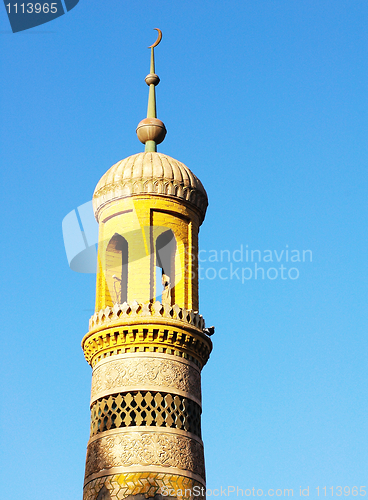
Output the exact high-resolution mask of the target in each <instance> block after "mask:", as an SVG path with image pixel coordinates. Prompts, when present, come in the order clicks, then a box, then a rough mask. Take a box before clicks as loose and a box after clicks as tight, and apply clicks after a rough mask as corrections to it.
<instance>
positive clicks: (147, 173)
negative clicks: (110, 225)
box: [93, 152, 208, 220]
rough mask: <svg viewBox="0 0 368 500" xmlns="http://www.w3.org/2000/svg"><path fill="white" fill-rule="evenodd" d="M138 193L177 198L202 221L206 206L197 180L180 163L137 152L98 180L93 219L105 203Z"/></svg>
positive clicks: (168, 157)
mask: <svg viewBox="0 0 368 500" xmlns="http://www.w3.org/2000/svg"><path fill="white" fill-rule="evenodd" d="M140 194H151V195H157V196H167V197H174V198H180V199H182V200H184V201H186V202H188V203H190V204H191V205H194V206H195V207H196V208H197V209H198V210H199V211H200V213H201V216H202V220H203V219H204V216H205V213H206V209H207V205H208V199H207V193H206V191H205V189H204V187H203V185H202V183H201V181H200V180H199V179H198V177H196V176H195V175H194V174H193V173H192V172H191V171H190V170H189V168H188V167H186V166H185V165H184V163H181V162H180V161H177V160H174V158H171V157H170V156H167V155H164V154H162V153H156V152H146V153H138V154H136V155H132V156H129V157H128V158H125V160H121V161H119V162H118V163H115V165H113V166H112V167H111V168H110V169H109V170H108V171H107V172H106V174H104V175H103V176H102V177H101V179H100V181H99V182H98V184H97V186H96V189H95V192H94V194H93V208H94V211H95V216H96V219H97V220H98V214H99V212H100V210H101V208H102V207H103V206H104V205H106V204H107V203H110V202H111V201H113V200H119V199H121V198H126V197H129V196H134V195H140Z"/></svg>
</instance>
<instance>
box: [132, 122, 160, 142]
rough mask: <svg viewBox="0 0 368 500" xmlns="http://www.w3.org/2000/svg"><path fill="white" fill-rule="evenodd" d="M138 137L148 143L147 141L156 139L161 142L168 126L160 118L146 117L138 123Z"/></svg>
mask: <svg viewBox="0 0 368 500" xmlns="http://www.w3.org/2000/svg"><path fill="white" fill-rule="evenodd" d="M136 132H137V136H138V139H139V140H140V141H141V142H142V143H143V144H146V142H147V141H155V143H156V144H160V143H161V142H162V141H163V140H164V139H165V135H166V127H165V125H164V124H163V122H162V121H161V120H159V119H158V118H145V119H144V120H142V121H141V122H139V123H138V127H137V130H136Z"/></svg>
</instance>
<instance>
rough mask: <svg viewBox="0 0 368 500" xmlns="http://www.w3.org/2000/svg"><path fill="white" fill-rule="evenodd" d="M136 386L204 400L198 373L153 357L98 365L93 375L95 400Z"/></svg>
mask: <svg viewBox="0 0 368 500" xmlns="http://www.w3.org/2000/svg"><path fill="white" fill-rule="evenodd" d="M133 385H134V386H135V385H142V388H144V389H148V388H149V386H150V385H155V386H159V387H162V388H163V389H165V390H166V389H167V392H171V391H172V390H173V389H177V390H179V391H183V392H187V393H191V394H193V396H194V397H195V398H196V399H197V400H199V401H200V400H201V380H200V374H199V372H198V370H196V369H195V368H194V367H193V366H191V365H189V364H187V363H181V362H179V361H174V360H173V361H172V360H169V359H163V358H153V357H152V358H151V357H142V358H140V357H134V358H131V359H129V358H122V359H116V360H114V359H113V358H112V359H111V361H109V362H108V363H102V364H100V365H98V366H97V367H96V368H95V369H94V371H93V376H92V390H91V399H92V401H93V400H94V399H96V398H97V397H101V396H102V395H106V394H113V393H114V392H120V391H121V388H122V387H123V386H126V387H128V386H133Z"/></svg>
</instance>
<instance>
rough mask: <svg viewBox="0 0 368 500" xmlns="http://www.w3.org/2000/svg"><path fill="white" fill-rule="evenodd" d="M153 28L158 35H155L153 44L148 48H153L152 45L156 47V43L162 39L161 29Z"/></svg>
mask: <svg viewBox="0 0 368 500" xmlns="http://www.w3.org/2000/svg"><path fill="white" fill-rule="evenodd" d="M153 29H154V30H156V31H157V32H158V37H157V40H156V41H155V43H154V44H153V45H150V46H149V47H148V48H149V49H153V48H154V47H157V45H158V44H159V43H160V42H161V40H162V31H161V30H159V29H158V28H153Z"/></svg>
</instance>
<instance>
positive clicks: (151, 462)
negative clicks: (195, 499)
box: [85, 432, 205, 479]
mask: <svg viewBox="0 0 368 500" xmlns="http://www.w3.org/2000/svg"><path fill="white" fill-rule="evenodd" d="M121 466H123V467H129V466H160V467H175V468H176V469H181V470H183V471H189V472H192V473H194V474H197V475H198V476H200V477H202V478H204V477H205V472H204V456H203V446H202V444H201V443H199V442H198V441H196V440H194V439H191V438H188V437H186V436H182V435H178V434H171V433H170V434H169V433H163V432H160V433H155V432H129V433H118V434H114V435H112V436H105V437H102V438H100V439H97V440H95V441H92V443H90V444H89V446H88V450H87V459H86V476H85V477H86V479H87V478H88V476H90V475H91V474H96V473H98V472H100V471H102V470H106V469H110V468H111V467H121Z"/></svg>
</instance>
